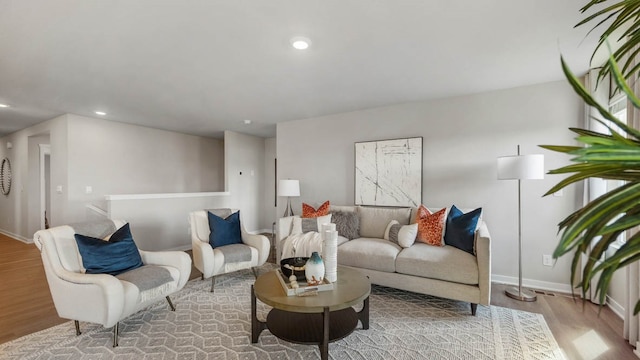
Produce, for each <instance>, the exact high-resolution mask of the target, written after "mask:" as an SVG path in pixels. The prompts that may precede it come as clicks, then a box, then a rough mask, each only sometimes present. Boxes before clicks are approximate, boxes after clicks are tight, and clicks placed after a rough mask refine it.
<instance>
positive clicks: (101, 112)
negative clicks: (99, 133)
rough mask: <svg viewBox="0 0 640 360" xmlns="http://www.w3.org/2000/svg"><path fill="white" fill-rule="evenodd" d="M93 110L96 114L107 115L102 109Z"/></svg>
mask: <svg viewBox="0 0 640 360" xmlns="http://www.w3.org/2000/svg"><path fill="white" fill-rule="evenodd" d="M94 112H95V113H96V115H100V116H104V115H107V113H106V112H104V111H94Z"/></svg>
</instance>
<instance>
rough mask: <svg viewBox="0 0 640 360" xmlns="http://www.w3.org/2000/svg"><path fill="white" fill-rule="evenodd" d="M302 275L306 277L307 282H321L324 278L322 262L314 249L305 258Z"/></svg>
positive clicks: (316, 283) (310, 283) (317, 283)
mask: <svg viewBox="0 0 640 360" xmlns="http://www.w3.org/2000/svg"><path fill="white" fill-rule="evenodd" d="M304 275H305V277H306V278H307V284H309V285H320V284H322V281H323V280H324V262H323V261H322V258H321V257H320V254H318V252H317V251H314V252H313V253H312V254H311V257H310V258H309V260H307V264H306V265H305V269H304Z"/></svg>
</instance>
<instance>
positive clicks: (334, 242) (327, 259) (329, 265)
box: [322, 224, 338, 283]
mask: <svg viewBox="0 0 640 360" xmlns="http://www.w3.org/2000/svg"><path fill="white" fill-rule="evenodd" d="M332 225H334V226H335V224H332ZM322 237H323V243H322V258H323V259H324V267H325V272H324V277H325V278H326V279H327V280H328V281H330V282H332V283H333V282H336V281H337V280H338V232H337V231H336V230H335V228H333V229H331V227H326V228H325V230H324V231H323V233H322Z"/></svg>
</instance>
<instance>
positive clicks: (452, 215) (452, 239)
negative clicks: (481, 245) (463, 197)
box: [444, 205, 482, 255]
mask: <svg viewBox="0 0 640 360" xmlns="http://www.w3.org/2000/svg"><path fill="white" fill-rule="evenodd" d="M481 213H482V208H477V209H475V210H473V211H470V212H468V213H466V214H464V213H463V212H462V211H460V209H458V208H457V207H456V206H455V205H453V206H452V207H451V210H449V215H447V226H446V230H445V233H444V243H445V244H446V245H451V246H454V247H457V248H458V249H460V250H463V251H466V252H468V253H470V254H471V255H475V254H474V251H473V245H474V240H475V232H476V226H477V225H478V220H479V219H480V214H481Z"/></svg>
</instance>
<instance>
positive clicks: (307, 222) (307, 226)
mask: <svg viewBox="0 0 640 360" xmlns="http://www.w3.org/2000/svg"><path fill="white" fill-rule="evenodd" d="M301 220H302V232H303V233H308V232H309V231H315V232H318V219H316V218H302V219H301Z"/></svg>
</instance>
